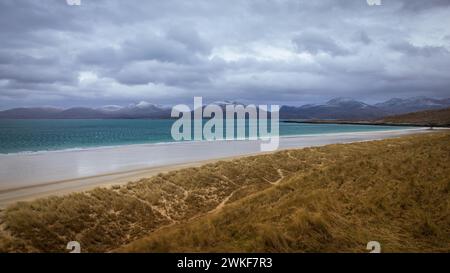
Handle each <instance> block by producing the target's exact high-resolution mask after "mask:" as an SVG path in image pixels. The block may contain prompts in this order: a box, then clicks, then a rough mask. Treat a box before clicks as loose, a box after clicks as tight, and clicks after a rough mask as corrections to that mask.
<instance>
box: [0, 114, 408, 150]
mask: <svg viewBox="0 0 450 273" xmlns="http://www.w3.org/2000/svg"><path fill="white" fill-rule="evenodd" d="M173 122H174V120H168V119H160V120H149V119H133V120H129V119H117V120H114V119H110V120H109V119H105V120H92V119H85V120H81V119H78V120H76V119H69V120H0V153H1V154H7V153H19V152H35V151H51V150H62V149H76V148H91V147H101V146H117V145H127V144H143V143H161V142H173V141H174V140H173V139H172V137H171V127H172V124H173ZM403 128H404V127H396V126H371V125H338V124H298V123H283V122H280V135H281V136H288V135H309V134H326V133H342V132H364V131H381V130H397V129H403Z"/></svg>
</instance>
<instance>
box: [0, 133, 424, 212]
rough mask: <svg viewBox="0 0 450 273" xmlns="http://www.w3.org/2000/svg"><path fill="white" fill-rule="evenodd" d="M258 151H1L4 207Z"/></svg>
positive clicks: (304, 141)
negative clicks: (8, 153) (4, 153)
mask: <svg viewBox="0 0 450 273" xmlns="http://www.w3.org/2000/svg"><path fill="white" fill-rule="evenodd" d="M425 132H429V130H427V129H426V128H415V129H404V130H392V131H376V132H358V133H335V134H321V135H303V136H289V137H281V139H280V149H291V148H302V147H311V146H320V145H327V144H335V143H349V142H357V141H369V140H377V139H384V138H391V137H398V136H403V135H407V134H413V133H425ZM258 153H260V141H214V142H177V143H165V144H139V145H126V146H118V147H101V148H92V149H84V150H63V151H49V152H38V153H29V154H10V155H0V207H4V206H6V205H8V204H11V203H13V202H16V201H24V200H32V199H35V198H39V197H45V196H49V195H55V194H66V193H70V192H76V191H83V190H87V189H91V188H93V187H98V186H109V185H113V184H122V183H126V182H129V181H135V180H138V179H141V178H144V177H149V176H152V175H155V174H157V173H160V172H165V171H170V170H174V169H179V168H184V167H191V166H199V165H202V164H204V163H207V162H212V161H215V160H219V159H229V158H235V157H239V156H245V155H253V154H258Z"/></svg>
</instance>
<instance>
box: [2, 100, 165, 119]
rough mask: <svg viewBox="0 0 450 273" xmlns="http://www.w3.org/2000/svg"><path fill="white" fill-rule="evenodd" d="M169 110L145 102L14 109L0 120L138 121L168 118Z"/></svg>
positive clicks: (7, 111) (5, 113)
mask: <svg viewBox="0 0 450 273" xmlns="http://www.w3.org/2000/svg"><path fill="white" fill-rule="evenodd" d="M170 112H171V109H170V108H168V107H162V106H158V105H154V104H151V103H148V102H145V101H141V102H140V103H138V104H131V105H128V106H125V107H122V106H117V105H107V106H104V107H100V108H88V107H73V108H69V109H61V108H49V107H46V108H44V107H42V108H14V109H10V110H6V111H0V119H114V118H117V119H123V118H129V119H139V118H169V117H170Z"/></svg>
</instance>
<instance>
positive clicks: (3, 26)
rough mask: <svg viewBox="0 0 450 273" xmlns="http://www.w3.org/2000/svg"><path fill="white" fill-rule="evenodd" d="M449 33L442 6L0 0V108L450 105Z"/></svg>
mask: <svg viewBox="0 0 450 273" xmlns="http://www.w3.org/2000/svg"><path fill="white" fill-rule="evenodd" d="M411 18H415V19H414V20H412V19H411ZM447 25H450V7H449V2H448V1H439V0H431V1H419V0H417V1H416V0H408V1H407V0H399V1H383V5H382V6H369V5H367V3H366V1H365V0H361V1H359V0H352V1H349V0H337V1H335V0H318V1H310V0H308V1H306V0H263V1H250V0H228V1H225V0H217V1H208V0H196V1H174V0H167V1H156V0H155V1H138V0H130V1H126V2H125V1H120V0H96V1H88V0H86V1H82V5H81V6H79V7H75V6H68V5H66V4H65V1H59V0H48V1H33V0H3V1H1V2H0V40H1V41H2V43H1V46H0V108H2V109H3V108H10V107H14V106H24V105H41V104H45V105H49V104H53V105H57V106H72V105H74V104H81V105H84V104H86V105H103V104H122V105H125V104H128V103H131V102H136V101H140V100H147V101H151V102H154V103H161V104H174V103H180V102H186V101H191V100H192V97H193V96H198V95H202V96H204V97H205V100H210V101H213V100H245V101H248V102H250V103H282V104H303V103H310V102H312V103H314V102H322V101H325V100H327V99H329V98H331V97H337V96H345V97H347V96H351V97H355V98H357V99H362V100H381V99H385V98H389V97H402V96H403V97H405V96H409V95H424V96H431V97H448V96H449V86H450V79H449V77H448V75H446V73H445V72H446V71H448V70H449V69H450V56H449V50H450V44H449V43H448V37H450V30H449V29H448V28H447V27H446V26H447ZM94 75H95V76H94Z"/></svg>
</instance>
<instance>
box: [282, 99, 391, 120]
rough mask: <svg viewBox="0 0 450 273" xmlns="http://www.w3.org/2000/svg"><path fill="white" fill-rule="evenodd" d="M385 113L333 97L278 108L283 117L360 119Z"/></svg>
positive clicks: (380, 115)
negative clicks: (318, 101) (321, 102)
mask: <svg viewBox="0 0 450 273" xmlns="http://www.w3.org/2000/svg"><path fill="white" fill-rule="evenodd" d="M385 115H386V113H385V112H384V111H383V110H381V109H379V108H377V107H375V106H372V105H369V104H366V103H363V102H360V101H356V100H352V99H348V98H335V99H332V100H330V101H328V102H327V103H326V104H324V105H303V106H300V107H293V106H283V107H281V109H280V117H281V118H283V119H345V120H361V119H374V118H379V117H382V116H385Z"/></svg>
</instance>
